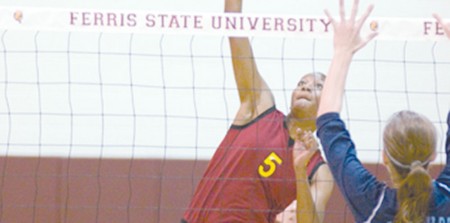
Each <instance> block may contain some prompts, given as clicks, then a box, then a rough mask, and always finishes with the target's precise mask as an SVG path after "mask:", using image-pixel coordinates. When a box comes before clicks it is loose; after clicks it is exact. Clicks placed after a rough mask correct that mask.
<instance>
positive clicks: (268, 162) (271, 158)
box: [258, 152, 283, 178]
mask: <svg viewBox="0 0 450 223" xmlns="http://www.w3.org/2000/svg"><path fill="white" fill-rule="evenodd" d="M282 163H283V160H281V158H280V157H279V156H278V155H277V154H276V153H275V152H272V153H271V154H269V155H268V156H267V157H266V158H265V159H264V164H261V165H259V168H258V173H259V175H260V176H262V177H265V178H267V177H270V176H272V174H273V173H274V172H275V170H276V169H277V164H278V165H281V164H282Z"/></svg>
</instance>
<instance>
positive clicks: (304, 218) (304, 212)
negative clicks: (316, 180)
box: [296, 169, 320, 223]
mask: <svg viewBox="0 0 450 223" xmlns="http://www.w3.org/2000/svg"><path fill="white" fill-rule="evenodd" d="M296 178H297V183H296V188H297V208H296V212H297V213H296V218H297V222H302V223H319V222H320V220H319V216H318V214H317V211H316V207H315V204H314V200H313V198H312V195H311V190H310V186H309V182H308V177H307V173H306V169H304V170H296Z"/></svg>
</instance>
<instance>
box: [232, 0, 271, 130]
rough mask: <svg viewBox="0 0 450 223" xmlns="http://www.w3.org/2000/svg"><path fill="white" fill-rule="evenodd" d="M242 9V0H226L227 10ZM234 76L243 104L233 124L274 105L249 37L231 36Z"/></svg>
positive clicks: (249, 118) (240, 123)
mask: <svg viewBox="0 0 450 223" xmlns="http://www.w3.org/2000/svg"><path fill="white" fill-rule="evenodd" d="M241 11H242V0H225V12H227V13H239V12H241ZM229 41H230V48H231V57H232V63H233V70H234V77H235V80H236V85H237V88H238V91H239V98H240V101H241V106H240V108H239V111H238V112H237V114H236V117H235V120H234V122H233V124H236V125H244V124H247V123H249V122H250V121H252V120H253V119H254V118H256V117H257V116H258V115H259V114H261V113H263V112H264V111H266V110H267V109H268V108H270V107H272V106H273V105H274V104H275V102H274V99H273V95H272V92H271V91H270V89H269V87H268V86H267V84H266V83H265V82H264V79H263V78H262V77H261V75H260V74H259V71H258V69H257V67H256V63H255V58H254V56H253V50H252V48H251V45H250V41H249V39H248V38H247V37H230V38H229Z"/></svg>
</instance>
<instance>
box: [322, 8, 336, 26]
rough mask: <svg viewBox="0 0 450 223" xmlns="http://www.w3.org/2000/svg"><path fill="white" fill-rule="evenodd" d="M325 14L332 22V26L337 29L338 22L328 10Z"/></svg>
mask: <svg viewBox="0 0 450 223" xmlns="http://www.w3.org/2000/svg"><path fill="white" fill-rule="evenodd" d="M324 12H325V15H326V16H327V17H328V20H329V21H330V22H331V25H333V27H335V26H336V20H334V18H333V16H331V14H330V12H329V11H328V10H327V9H325V10H324Z"/></svg>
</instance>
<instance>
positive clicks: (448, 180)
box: [436, 111, 450, 185]
mask: <svg viewBox="0 0 450 223" xmlns="http://www.w3.org/2000/svg"><path fill="white" fill-rule="evenodd" d="M445 155H446V156H447V159H446V164H445V167H444V169H443V170H442V172H441V174H440V175H439V177H438V178H437V179H436V180H437V181H439V182H441V183H444V184H446V185H450V111H449V112H448V114H447V136H446V140H445Z"/></svg>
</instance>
